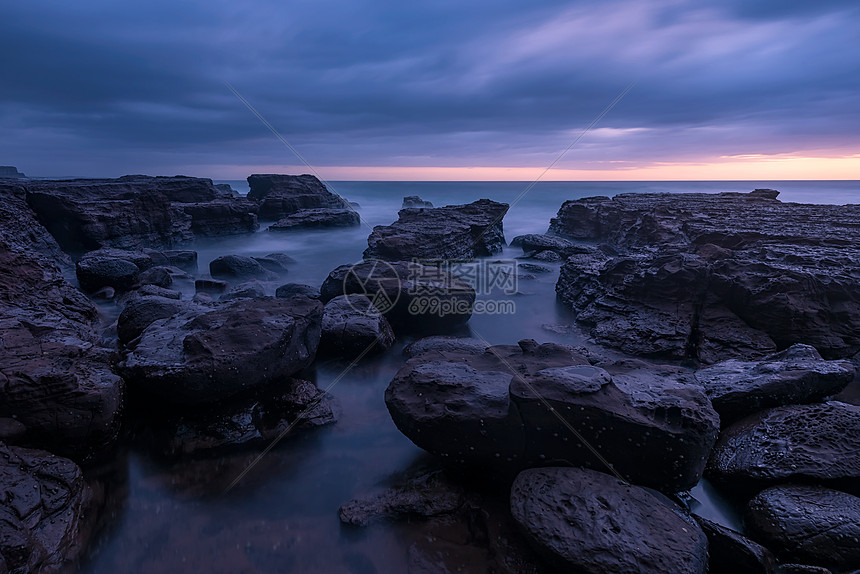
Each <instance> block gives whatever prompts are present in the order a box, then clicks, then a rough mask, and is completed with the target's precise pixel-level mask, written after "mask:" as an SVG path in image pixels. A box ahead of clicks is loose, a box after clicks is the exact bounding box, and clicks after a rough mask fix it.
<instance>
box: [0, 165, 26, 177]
mask: <svg viewBox="0 0 860 574" xmlns="http://www.w3.org/2000/svg"><path fill="white" fill-rule="evenodd" d="M21 177H27V176H26V175H24V174H23V173H21V172H20V171H18V168H16V167H15V166H14V165H0V178H14V179H18V178H21Z"/></svg>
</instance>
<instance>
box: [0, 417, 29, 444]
mask: <svg viewBox="0 0 860 574" xmlns="http://www.w3.org/2000/svg"><path fill="white" fill-rule="evenodd" d="M26 433H27V427H25V426H24V425H23V424H21V422H20V421H17V420H15V419H13V418H9V417H2V418H0V442H5V443H7V444H15V443H16V442H18V441H19V440H21V439H22V438H23V437H24V435H25V434H26Z"/></svg>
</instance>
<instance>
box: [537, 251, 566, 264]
mask: <svg viewBox="0 0 860 574" xmlns="http://www.w3.org/2000/svg"><path fill="white" fill-rule="evenodd" d="M529 259H534V260H535V261H546V262H548V263H555V262H556V261H561V256H560V255H559V254H558V253H556V252H555V251H550V250H546V251H540V252H538V253H535V254H534V255H532V256H531V257H529Z"/></svg>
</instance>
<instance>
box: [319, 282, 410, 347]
mask: <svg viewBox="0 0 860 574" xmlns="http://www.w3.org/2000/svg"><path fill="white" fill-rule="evenodd" d="M393 343H394V331H392V330H391V325H390V324H389V323H388V320H387V319H386V318H385V316H384V315H383V314H382V313H380V312H379V310H377V308H376V307H374V306H373V303H371V302H370V299H368V298H367V297H365V296H364V295H339V296H337V297H335V298H334V299H331V300H330V301H329V302H328V303H326V304H325V308H324V310H323V318H322V336H321V338H320V353H324V354H327V355H334V356H336V357H342V358H344V359H349V360H352V359H355V358H357V357H359V356H363V354H365V355H366V354H374V355H375V354H378V353H381V352H383V351H385V350H387V349H388V348H389V347H391V345H392V344H393Z"/></svg>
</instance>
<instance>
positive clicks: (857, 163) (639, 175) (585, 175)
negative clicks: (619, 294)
mask: <svg viewBox="0 0 860 574" xmlns="http://www.w3.org/2000/svg"><path fill="white" fill-rule="evenodd" d="M617 163H627V162H617ZM607 164H608V165H612V163H611V162H607ZM607 164H602V165H601V166H600V167H598V168H595V169H562V168H553V169H551V170H549V171H548V172H546V173H545V174H544V175H543V176H542V177H541V178H540V179H541V181H732V180H736V181H745V180H857V179H860V154H854V155H848V156H839V157H813V156H809V157H806V156H798V155H788V154H786V155H772V156H764V155H747V156H726V157H720V158H714V159H713V160H711V161H703V162H677V163H673V162H652V163H642V164H640V165H636V166H629V167H628V166H626V165H625V166H624V167H621V166H618V165H617V164H616V166H615V167H610V168H607V167H603V166H605V165H607ZM168 171H169V170H168ZM316 171H317V172H318V173H319V175H320V176H321V177H322V178H323V179H326V180H331V181H534V180H535V179H537V178H538V177H539V176H541V173H542V172H543V171H544V168H538V167H480V166H478V167H421V166H414V167H399V166H320V167H317V168H316ZM252 173H292V174H298V173H311V170H309V169H308V168H307V167H305V166H300V165H211V166H202V165H198V166H193V168H191V169H189V170H188V173H187V175H197V176H199V177H209V178H213V179H244V178H246V177H247V176H248V175H250V174H252Z"/></svg>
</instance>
